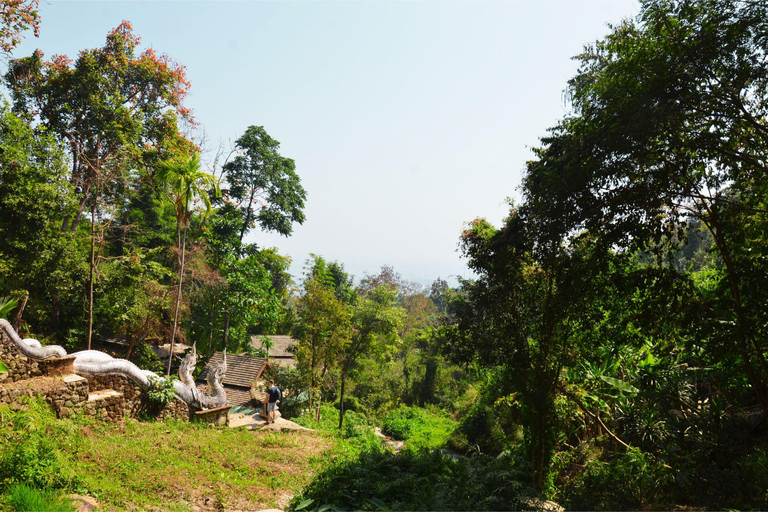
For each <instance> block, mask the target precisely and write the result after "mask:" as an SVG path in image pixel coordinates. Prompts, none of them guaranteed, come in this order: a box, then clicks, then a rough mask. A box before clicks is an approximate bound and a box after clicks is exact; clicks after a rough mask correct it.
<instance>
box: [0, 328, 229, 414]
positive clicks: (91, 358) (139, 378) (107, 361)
mask: <svg viewBox="0 0 768 512" xmlns="http://www.w3.org/2000/svg"><path fill="white" fill-rule="evenodd" d="M0 328H1V329H3V330H4V331H5V332H6V333H7V334H8V337H9V338H10V339H11V341H12V342H13V343H14V344H15V345H16V347H18V349H19V350H20V351H21V353H22V354H24V355H25V356H27V357H31V358H32V359H38V360H40V359H51V358H54V357H64V356H66V355H67V351H66V350H65V349H64V347H60V346H58V345H48V346H45V347H44V346H42V345H41V343H40V342H39V341H37V340H35V339H32V338H25V339H21V337H20V336H19V335H18V334H17V333H16V331H15V330H14V329H13V327H12V326H11V324H10V323H8V321H7V320H5V319H2V318H0ZM70 355H72V356H75V361H74V369H75V371H76V372H77V373H87V374H90V375H109V374H118V375H123V376H124V377H127V378H128V379H130V380H131V381H133V382H134V383H135V384H136V385H138V386H139V387H140V388H141V389H143V390H147V389H149V388H150V387H152V382H150V379H149V377H150V376H153V377H156V378H157V379H158V380H161V381H163V380H165V378H164V377H162V376H158V375H157V374H155V373H154V372H150V371H148V370H142V369H141V368H139V367H138V366H136V365H135V364H133V363H132V362H130V361H128V360H127V359H115V358H114V357H112V356H110V355H109V354H106V353H104V352H100V351H98V350H83V351H80V352H75V353H73V354H70ZM196 364H197V348H196V347H193V349H192V352H191V353H189V354H187V355H186V356H185V357H184V359H183V360H182V362H181V368H179V377H180V380H174V381H173V387H174V391H175V392H176V396H177V397H178V398H179V399H181V400H183V401H184V402H186V404H187V405H189V406H191V407H194V408H197V409H201V410H202V409H213V408H215V407H222V406H224V405H226V404H227V393H226V391H225V390H224V387H223V386H222V385H221V381H222V379H223V378H224V375H225V374H226V372H227V354H226V352H225V353H224V361H223V362H221V363H218V364H214V365H212V368H211V370H210V371H209V372H208V387H209V388H210V389H211V390H212V391H213V394H207V393H203V392H201V391H200V390H198V389H197V386H195V381H194V380H193V379H192V371H193V370H194V368H195V365H196Z"/></svg>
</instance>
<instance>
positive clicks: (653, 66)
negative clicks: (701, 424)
mask: <svg viewBox="0 0 768 512" xmlns="http://www.w3.org/2000/svg"><path fill="white" fill-rule="evenodd" d="M638 19H639V23H633V22H629V21H627V22H624V23H622V24H621V25H620V26H618V27H616V28H614V29H613V31H612V33H611V34H609V35H608V36H607V37H606V38H605V39H604V40H602V41H599V42H598V43H596V44H595V45H593V46H590V47H588V48H586V50H585V52H584V53H583V54H582V55H580V56H579V57H578V58H579V60H580V61H581V68H580V70H579V72H578V74H577V75H576V77H575V78H574V79H572V80H571V82H570V93H571V98H572V101H573V105H574V108H575V115H574V116H572V117H569V118H567V119H565V120H564V121H563V122H562V123H561V124H560V125H559V126H558V127H557V128H555V129H554V130H553V131H552V135H551V136H550V137H547V138H545V139H543V142H544V148H543V149H542V150H540V152H539V153H538V159H537V160H536V161H534V162H531V163H530V164H529V166H528V171H527V176H526V178H525V187H524V188H525V195H526V201H527V203H528V204H529V205H530V207H531V208H533V209H535V210H536V211H537V212H539V219H540V226H539V228H540V229H541V231H542V233H547V238H548V239H549V240H558V239H560V238H561V237H562V236H567V235H569V234H570V235H573V234H578V233H580V232H581V230H587V231H588V232H589V233H590V236H596V237H598V238H599V240H600V242H601V243H602V244H603V245H604V246H606V247H608V246H612V245H617V246H620V247H624V248H630V249H631V248H640V249H643V250H648V251H650V252H652V253H654V254H655V255H656V257H657V259H658V260H659V261H661V259H662V258H663V257H664V256H663V253H665V252H672V251H673V250H675V244H674V243H672V242H674V241H675V240H683V239H684V238H685V234H686V231H687V224H688V223H690V222H691V221H696V222H700V223H701V224H702V225H703V226H705V228H706V229H707V230H708V231H709V232H710V233H711V235H712V238H713V241H714V246H715V248H716V250H717V252H718V255H719V257H720V259H721V261H722V263H723V272H722V277H723V283H724V285H725V287H724V288H725V290H727V291H726V292H725V294H724V296H723V298H724V299H725V302H727V303H728V306H727V307H724V308H722V309H721V310H720V311H721V313H722V315H723V316H722V318H721V320H722V328H723V329H727V330H728V331H729V336H730V337H731V339H732V340H733V341H734V345H735V347H734V348H735V349H736V350H737V351H738V353H739V354H740V358H741V364H742V366H743V368H744V372H745V374H746V376H747V378H748V379H749V382H750V384H751V386H752V388H753V390H754V392H755V394H756V396H757V398H758V402H759V403H760V406H761V408H762V411H763V415H764V417H765V418H766V420H768V396H766V382H768V363H766V359H765V350H766V346H765V343H764V342H763V341H762V340H764V339H765V338H764V336H762V334H761V333H760V332H758V328H757V326H760V325H764V324H765V320H766V316H765V314H764V310H765V308H763V307H760V306H758V304H762V303H763V301H764V294H762V293H760V292H759V291H758V290H760V289H761V288H762V287H763V285H764V284H765V279H764V277H763V276H765V275H766V272H767V271H768V267H766V265H765V263H763V262H764V261H765V259H764V257H763V256H764V255H765V249H764V242H763V238H764V237H763V235H762V234H760V232H761V231H762V233H764V230H765V226H766V220H767V219H766V215H767V214H768V210H767V209H766V204H765V197H766V193H768V173H767V172H766V171H767V170H768V153H766V151H765V147H766V144H767V143H768V122H767V121H766V119H768V93H766V91H768V61H767V60H766V58H765V56H766V49H765V43H764V34H765V33H766V31H767V30H768V21H767V20H768V6H766V5H765V3H762V2H732V1H726V0H710V1H706V2H675V3H671V2H665V1H646V2H644V3H643V7H642V10H641V13H640V16H639V18H638Z"/></svg>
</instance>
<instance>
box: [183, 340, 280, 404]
mask: <svg viewBox="0 0 768 512" xmlns="http://www.w3.org/2000/svg"><path fill="white" fill-rule="evenodd" d="M223 357H224V355H223V353H222V352H214V354H213V356H211V359H210V360H209V361H208V364H206V365H205V368H203V371H202V372H200V376H199V377H198V378H197V380H196V381H195V383H196V384H197V387H198V389H200V390H201V391H206V392H207V391H208V390H207V386H208V385H207V381H206V379H207V377H208V369H209V368H210V366H211V365H212V364H214V363H218V362H221V360H222V359H223ZM268 367H269V362H268V361H267V360H266V359H264V358H261V357H249V356H244V355H238V354H227V373H226V375H224V380H223V381H222V385H223V386H224V389H225V390H226V392H227V403H228V404H229V405H232V406H235V405H240V406H245V407H258V406H260V405H261V404H260V403H255V402H254V401H252V400H253V399H254V398H255V399H256V400H259V401H261V400H263V396H262V395H264V393H263V392H260V391H257V387H261V388H264V386H259V385H260V383H259V380H260V379H261V375H262V373H264V370H265V369H267V368H268Z"/></svg>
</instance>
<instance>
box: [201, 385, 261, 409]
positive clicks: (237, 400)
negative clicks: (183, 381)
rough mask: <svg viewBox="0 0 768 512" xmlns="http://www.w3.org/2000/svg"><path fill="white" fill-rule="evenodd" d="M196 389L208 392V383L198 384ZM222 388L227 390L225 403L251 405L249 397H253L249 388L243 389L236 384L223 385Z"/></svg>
mask: <svg viewBox="0 0 768 512" xmlns="http://www.w3.org/2000/svg"><path fill="white" fill-rule="evenodd" d="M197 389H198V390H200V391H202V392H203V393H210V392H211V390H210V389H208V384H198V385H197ZM224 390H225V391H226V392H227V404H229V405H248V406H250V405H252V403H251V399H252V398H253V396H252V394H251V390H250V389H245V388H241V387H236V386H224Z"/></svg>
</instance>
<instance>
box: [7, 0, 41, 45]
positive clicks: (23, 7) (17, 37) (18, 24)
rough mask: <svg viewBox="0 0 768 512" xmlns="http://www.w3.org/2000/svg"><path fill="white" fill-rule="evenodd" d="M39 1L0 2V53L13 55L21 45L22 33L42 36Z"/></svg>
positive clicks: (14, 0)
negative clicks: (26, 32) (30, 31)
mask: <svg viewBox="0 0 768 512" xmlns="http://www.w3.org/2000/svg"><path fill="white" fill-rule="evenodd" d="M38 3H39V0H0V52H2V53H6V54H8V53H11V52H12V51H13V49H14V48H16V47H17V46H18V45H19V43H21V33H22V32H24V31H25V30H28V29H30V28H31V29H32V30H33V31H34V34H35V37H38V35H39V34H40V15H39V14H38V12H37V6H38Z"/></svg>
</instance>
